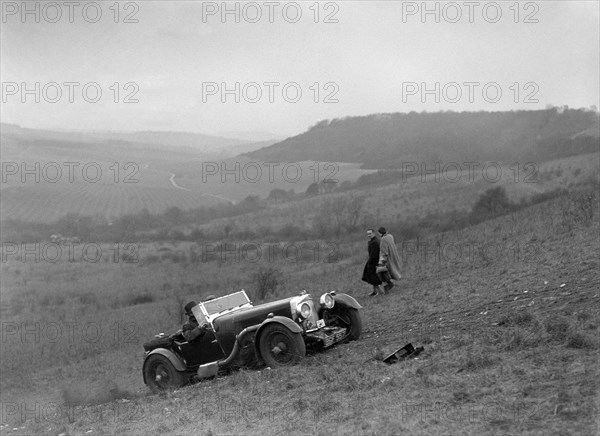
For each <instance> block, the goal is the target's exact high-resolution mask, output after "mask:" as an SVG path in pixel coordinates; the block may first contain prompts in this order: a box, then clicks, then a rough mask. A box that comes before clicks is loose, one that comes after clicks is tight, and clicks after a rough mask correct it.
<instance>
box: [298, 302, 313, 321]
mask: <svg viewBox="0 0 600 436" xmlns="http://www.w3.org/2000/svg"><path fill="white" fill-rule="evenodd" d="M310 312H311V310H310V305H309V304H308V303H302V305H301V306H300V315H301V316H302V318H308V317H309V316H310Z"/></svg>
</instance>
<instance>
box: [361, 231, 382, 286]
mask: <svg viewBox="0 0 600 436" xmlns="http://www.w3.org/2000/svg"><path fill="white" fill-rule="evenodd" d="M367 238H368V239H369V242H368V244H367V250H368V252H369V258H368V259H367V263H366V264H365V269H364V270H363V275H362V281H364V282H367V283H368V284H370V285H372V286H373V291H372V292H371V293H370V294H369V296H371V297H372V296H374V295H377V294H381V293H383V291H382V290H381V288H380V287H379V285H381V280H380V278H379V275H378V274H377V272H376V268H377V263H378V262H379V240H378V239H377V235H376V234H375V230H373V229H367Z"/></svg>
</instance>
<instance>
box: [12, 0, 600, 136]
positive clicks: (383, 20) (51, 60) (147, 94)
mask: <svg viewBox="0 0 600 436" xmlns="http://www.w3.org/2000/svg"><path fill="white" fill-rule="evenodd" d="M36 3H37V2H29V4H28V7H29V8H30V9H32V10H35V8H36V7H38V8H39V10H40V16H39V19H40V22H39V23H36V22H35V19H36V16H35V14H27V15H25V16H24V17H23V16H22V15H21V12H22V11H21V2H20V1H19V2H3V4H2V10H3V15H2V24H1V25H2V30H1V50H2V52H1V68H2V72H1V73H2V83H3V95H2V97H3V103H2V121H3V122H9V123H16V124H20V125H22V126H27V127H36V128H61V129H90V130H183V131H193V132H199V133H209V134H223V133H226V134H228V135H229V136H234V135H235V133H236V132H237V133H239V135H238V136H243V135H244V134H243V133H241V132H249V131H252V132H257V131H258V132H269V133H273V134H277V135H293V134H297V133H300V132H302V131H304V130H306V129H307V128H308V127H309V126H311V125H313V124H314V123H315V122H317V121H319V120H322V119H325V118H339V117H344V116H349V115H365V114H370V113H377V112H409V111H413V110H415V111H422V110H427V111H439V110H455V111H463V110H469V111H470V110H491V111H493V110H511V109H538V108H544V107H546V105H549V104H552V105H560V106H562V105H568V106H569V107H576V108H578V107H586V108H589V107H590V106H591V105H598V94H599V67H598V64H599V52H600V47H599V40H600V38H599V34H598V28H599V2H598V1H596V0H595V1H561V2H548V1H538V2H520V3H519V4H518V6H519V7H518V8H515V7H514V2H513V1H508V2H498V3H495V4H490V3H493V2H475V4H474V5H473V6H471V7H472V9H470V8H471V7H470V6H468V5H465V2H462V1H459V2H456V3H453V4H450V5H449V4H448V2H428V3H427V5H428V7H429V8H431V9H432V10H434V9H435V8H439V21H440V22H439V23H437V22H436V15H435V13H431V14H429V15H426V16H425V17H423V16H422V15H421V11H420V10H416V8H419V9H420V7H421V2H420V1H419V2H400V1H396V2H392V1H389V2H374V1H368V2H367V1H354V2H345V1H344V2H330V3H328V4H326V3H320V4H318V7H314V6H313V7H312V9H311V8H310V6H311V5H312V4H314V2H307V3H300V11H301V13H302V16H301V17H300V18H299V20H298V21H297V22H292V21H295V19H296V15H297V11H298V8H295V6H294V4H291V3H289V2H279V5H277V6H275V7H274V14H273V16H272V19H273V21H274V22H273V23H271V22H269V21H270V17H269V6H268V5H267V4H265V3H263V2H257V3H254V4H252V5H247V4H246V3H238V6H237V7H238V8H239V15H238V17H237V18H239V21H240V22H239V23H236V22H235V21H236V14H235V13H232V14H229V15H226V16H225V17H224V18H223V17H222V16H221V14H220V10H218V11H216V13H215V14H214V15H208V14H207V15H205V16H204V17H203V7H204V10H205V12H207V13H208V12H210V8H211V7H216V8H219V9H220V6H221V2H216V3H211V2H192V1H187V2H174V1H168V2H167V1H152V2H136V3H133V2H130V3H129V4H126V3H121V5H120V8H119V9H120V11H119V12H120V13H119V16H118V18H117V20H118V21H119V22H118V23H115V22H114V21H115V9H114V8H113V9H109V6H110V5H112V4H113V2H112V1H110V2H107V3H102V4H101V10H102V16H101V17H100V18H98V19H97V22H95V23H92V22H88V21H95V20H96V10H95V8H94V6H93V5H92V6H89V7H87V9H86V11H85V15H84V12H83V7H82V6H83V5H87V4H88V3H89V2H80V5H81V6H79V7H76V8H75V9H74V11H73V17H72V20H73V22H72V23H71V22H69V21H70V17H69V8H68V6H67V5H65V4H64V3H62V2H58V5H59V6H60V9H61V13H62V16H61V17H60V19H58V18H57V9H56V7H54V6H52V7H50V6H48V7H45V8H44V6H45V5H44V3H40V4H38V6H36ZM256 5H258V6H259V7H260V9H261V11H262V17H261V18H260V19H259V20H258V22H255V23H252V22H250V21H256V20H257V18H255V17H256V12H257V8H256V7H255V6H256ZM436 5H437V6H436ZM496 5H499V9H498V8H497V7H496ZM228 6H229V7H230V8H231V9H232V10H233V9H234V8H235V7H236V4H235V3H229V4H228ZM284 6H285V7H286V9H285V12H283V10H284ZM457 6H458V8H457ZM244 7H245V8H244ZM15 9H16V10H15ZM317 9H318V11H319V15H318V17H316V15H315V11H316V10H317ZM517 9H518V14H516V12H517ZM458 12H460V13H461V14H462V15H461V16H460V18H458V16H457V13H458ZM498 12H501V14H502V15H501V16H498ZM244 13H245V14H244ZM127 14H131V15H130V20H137V22H132V23H125V22H123V21H125V17H126V15H127ZM327 16H329V21H337V22H329V23H326V22H324V21H325V20H326V17H327ZM315 18H316V19H317V20H318V21H319V22H317V23H315V22H314V21H315ZM515 20H516V21H518V22H516V23H515ZM536 20H537V22H525V21H536ZM23 21H25V22H24V23H23ZM51 21H57V22H56V23H52V22H51ZM223 21H225V22H223ZM423 21H425V22H423ZM451 21H456V22H451ZM470 21H473V22H470ZM494 21H495V22H494ZM23 82H24V83H25V84H26V86H27V87H28V88H29V89H35V83H36V82H39V84H40V91H39V98H40V102H39V103H36V102H35V101H34V100H35V97H36V96H35V95H34V94H35V91H34V92H33V93H32V94H29V95H25V97H26V101H25V102H22V99H23V96H22V95H21V91H22V89H21V88H22V85H21V84H22V83H23ZM50 82H56V83H58V84H61V86H60V90H61V92H62V96H61V97H60V99H59V100H58V102H56V103H51V102H50V101H51V100H56V99H58V97H57V94H56V91H57V87H56V86H54V85H47V84H48V83H50ZM64 82H76V83H79V84H80V85H79V86H73V87H72V88H71V89H73V90H74V96H73V99H74V102H73V103H71V102H69V95H68V94H69V89H70V88H69V85H63V83H64ZM91 82H95V83H97V84H98V86H96V85H91V86H89V87H88V88H87V94H86V96H87V97H88V98H89V99H90V100H93V99H94V97H95V96H96V94H95V91H96V88H98V87H99V88H100V90H101V91H102V96H101V98H100V100H99V101H98V102H96V103H90V102H86V101H85V100H84V98H83V96H82V88H83V85H84V84H86V83H91ZM115 82H118V83H119V88H120V92H119V95H118V96H116V95H115V90H116V88H115V87H114V86H113V84H114V83H115ZM129 82H131V83H133V84H134V85H132V84H130V85H129V86H128V87H126V88H125V87H124V84H125V83H129ZM210 82H214V83H216V85H211V84H210ZM223 82H224V83H225V84H226V86H227V87H228V88H230V89H235V83H236V82H238V83H239V87H240V92H239V98H240V102H239V103H236V102H235V101H234V98H235V95H234V94H230V95H225V96H222V95H221V92H220V91H221V89H222V83H223ZM250 82H255V83H257V84H259V85H260V87H257V86H256V85H247V84H248V83H250ZM268 82H276V83H279V85H265V83H268ZM436 82H439V85H438V86H439V93H437V94H438V95H437V96H436V92H435V89H436V88H435V87H436ZM453 82H454V83H456V84H459V87H457V86H456V85H453V84H452V83H453ZM465 82H475V83H476V84H472V85H464V83H465ZM15 83H16V84H17V85H15ZM315 83H316V84H317V85H315ZM415 83H416V84H417V86H415V85H414V84H415ZM422 83H425V84H426V86H427V87H428V88H429V89H431V90H434V92H433V93H431V94H425V95H422V93H421V91H422V86H421V84H422ZM477 83H478V84H477ZM515 83H517V84H518V85H516V86H515ZM203 84H204V85H203ZM285 84H288V86H287V87H286V92H287V93H286V94H285V96H284V94H283V88H284V85H285ZM449 84H450V85H449ZM486 84H487V86H486V88H485V89H486V91H485V93H484V92H483V88H484V85H486ZM44 86H45V88H44ZM111 87H112V89H111ZM203 87H204V91H205V92H204V93H203ZM44 89H45V93H44ZM317 89H318V90H319V92H318V95H317V92H316V90H317ZM258 90H260V91H261V92H262V97H261V98H260V99H258V96H257V91H258ZM270 90H272V91H273V96H272V98H273V100H274V101H273V102H270V101H269V91H270ZM298 90H300V91H301V92H302V95H301V97H300V98H299V101H298V102H295V103H293V102H292V100H294V99H296V98H297V94H296V92H297V91H298ZM498 90H500V91H501V92H502V94H501V96H498V95H497V94H496V93H497V91H498ZM244 91H245V94H244ZM458 91H460V92H461V93H462V94H461V95H460V96H459V95H458V94H457V92H458ZM469 91H472V92H473V94H472V96H471V98H472V100H473V101H470V96H469ZM131 93H133V95H130V99H133V100H135V99H137V100H139V102H137V103H128V104H126V103H123V100H125V98H126V97H127V95H129V94H131ZM115 97H116V98H117V99H118V103H115V102H114V99H115ZM223 97H226V98H227V100H226V101H225V102H222V98H223ZM436 97H438V98H439V103H438V102H436V101H435V99H436ZM286 98H287V100H286ZM315 98H316V99H317V100H318V101H317V102H315ZM423 98H425V99H426V101H425V102H424V103H423V102H422V101H421V100H422V99H423ZM257 99H258V101H257V102H255V103H252V102H251V101H252V100H257ZM203 100H204V101H203ZM324 100H329V101H330V102H329V103H326V102H325V101H324ZM494 100H497V101H494ZM515 100H516V102H515ZM535 100H539V101H538V102H535ZM530 101H532V102H530Z"/></svg>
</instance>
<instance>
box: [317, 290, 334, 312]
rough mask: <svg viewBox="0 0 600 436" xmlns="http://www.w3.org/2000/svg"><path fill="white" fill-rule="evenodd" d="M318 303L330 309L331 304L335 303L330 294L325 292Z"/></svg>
mask: <svg viewBox="0 0 600 436" xmlns="http://www.w3.org/2000/svg"><path fill="white" fill-rule="evenodd" d="M319 303H321V306H323V307H324V308H325V309H331V308H332V307H333V305H334V304H335V300H334V299H333V297H332V296H331V294H329V293H325V294H323V295H321V298H320V299H319Z"/></svg>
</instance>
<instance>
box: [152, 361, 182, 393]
mask: <svg viewBox="0 0 600 436" xmlns="http://www.w3.org/2000/svg"><path fill="white" fill-rule="evenodd" d="M144 377H145V379H146V384H147V385H148V387H149V388H150V390H151V391H152V392H154V393H155V394H157V393H160V392H164V391H168V390H171V389H176V388H179V387H182V386H183V385H185V384H186V374H185V373H184V372H181V371H177V369H175V367H174V366H173V364H172V363H171V361H170V360H169V359H167V358H166V357H165V356H163V355H162V354H153V355H151V356H150V357H148V360H147V361H146V363H145V364H144Z"/></svg>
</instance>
